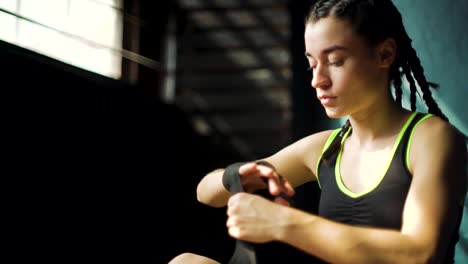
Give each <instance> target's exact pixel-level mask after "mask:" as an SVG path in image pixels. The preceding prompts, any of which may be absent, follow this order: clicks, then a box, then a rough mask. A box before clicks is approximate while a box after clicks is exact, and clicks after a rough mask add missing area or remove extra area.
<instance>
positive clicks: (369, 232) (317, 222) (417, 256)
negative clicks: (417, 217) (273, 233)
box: [278, 209, 436, 263]
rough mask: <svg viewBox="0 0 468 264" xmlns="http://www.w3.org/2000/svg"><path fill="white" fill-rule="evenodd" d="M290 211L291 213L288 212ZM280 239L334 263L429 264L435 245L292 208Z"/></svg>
mask: <svg viewBox="0 0 468 264" xmlns="http://www.w3.org/2000/svg"><path fill="white" fill-rule="evenodd" d="M288 211H289V210H288ZM287 215H288V217H290V219H291V221H288V222H290V223H291V224H290V225H287V226H286V227H285V228H284V229H283V230H281V232H280V234H279V237H278V239H279V240H280V241H283V242H285V243H287V244H290V245H292V246H294V247H296V248H299V249H301V250H303V251H305V252H308V253H310V254H312V255H315V256H318V257H320V258H322V259H324V260H326V261H328V262H331V263H428V262H429V260H430V258H431V256H432V255H433V252H434V249H435V244H436V243H435V242H434V241H428V240H425V239H423V238H418V239H415V238H414V237H412V236H409V235H405V234H402V233H401V232H399V231H393V230H384V229H376V228H365V227H355V226H349V225H345V224H340V223H337V222H333V221H329V220H327V219H324V218H322V217H318V216H315V215H310V214H306V213H304V212H301V211H299V210H295V209H292V210H290V211H289V213H287Z"/></svg>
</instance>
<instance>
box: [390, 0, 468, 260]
mask: <svg viewBox="0 0 468 264" xmlns="http://www.w3.org/2000/svg"><path fill="white" fill-rule="evenodd" d="M394 3H395V5H396V6H397V8H398V9H399V10H400V12H401V14H402V16H403V23H404V24H405V26H406V29H407V32H408V34H409V36H410V37H411V38H412V39H413V46H414V48H415V49H416V52H417V53H418V56H419V58H420V59H421V63H422V65H423V67H424V69H425V73H426V77H427V78H428V80H429V81H432V82H435V83H438V84H439V85H440V89H439V90H438V91H435V92H434V97H435V98H436V100H437V101H438V102H439V105H440V107H441V109H442V111H443V112H444V113H445V114H446V115H447V116H448V118H449V119H450V121H451V122H452V123H453V124H454V125H455V126H456V127H457V128H458V129H460V130H461V131H462V132H463V133H465V135H468V103H467V99H466V96H467V95H468V92H467V91H468V1H466V0H450V1H440V0H439V1H435V0H411V1H408V0H394ZM419 106H421V104H419ZM465 201H466V202H465V208H464V218H463V222H462V226H461V228H460V229H461V230H460V242H459V243H458V244H457V248H456V258H455V260H456V263H457V264H458V263H460V264H462V263H463V264H466V263H468V197H467V199H465Z"/></svg>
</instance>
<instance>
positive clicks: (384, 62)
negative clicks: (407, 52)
mask: <svg viewBox="0 0 468 264" xmlns="http://www.w3.org/2000/svg"><path fill="white" fill-rule="evenodd" d="M396 49H397V46H396V43H395V40H394V39H393V38H387V39H385V40H384V41H382V42H381V43H380V44H379V45H378V46H377V56H378V59H379V66H380V67H381V68H390V66H392V64H393V62H394V61H395V57H396V52H397V50H396Z"/></svg>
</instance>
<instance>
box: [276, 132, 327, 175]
mask: <svg viewBox="0 0 468 264" xmlns="http://www.w3.org/2000/svg"><path fill="white" fill-rule="evenodd" d="M333 131H334V130H325V131H322V132H318V133H314V134H312V135H309V136H307V137H304V138H302V139H300V140H297V141H296V142H294V143H292V144H291V145H289V146H287V147H285V148H284V149H282V150H280V151H279V152H277V153H276V154H274V155H273V156H271V157H269V158H268V160H269V161H270V162H272V163H273V164H275V166H276V165H277V166H278V167H277V168H281V169H283V170H284V175H286V173H289V175H309V176H307V177H305V178H303V177H299V176H297V177H294V176H293V178H296V179H291V181H292V182H293V184H301V183H304V182H305V181H307V180H315V179H316V178H315V174H316V172H315V167H316V164H317V161H318V159H319V157H320V155H321V154H322V150H323V147H324V146H325V143H326V142H327V140H328V138H329V137H330V135H331V134H332V133H333ZM292 167H294V169H293V168H292ZM281 169H280V171H281ZM293 170H294V171H293Z"/></svg>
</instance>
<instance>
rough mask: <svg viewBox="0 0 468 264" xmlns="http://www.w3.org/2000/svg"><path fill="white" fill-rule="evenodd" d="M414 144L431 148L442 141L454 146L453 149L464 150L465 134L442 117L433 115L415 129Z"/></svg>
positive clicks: (451, 146) (448, 145) (450, 146)
mask: <svg viewBox="0 0 468 264" xmlns="http://www.w3.org/2000/svg"><path fill="white" fill-rule="evenodd" d="M413 138H414V139H413V144H415V145H423V146H425V147H428V148H430V146H431V145H437V144H440V143H443V144H446V146H447V147H449V148H453V149H452V150H453V151H464V150H465V149H466V147H465V138H464V136H463V134H462V133H461V132H460V131H459V130H458V129H457V128H455V127H454V126H453V125H451V124H450V123H449V122H447V121H445V120H443V119H442V118H440V117H437V116H432V117H430V118H428V119H427V120H424V121H422V122H421V123H420V124H419V125H418V126H417V127H416V128H415V131H414V137H413Z"/></svg>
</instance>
